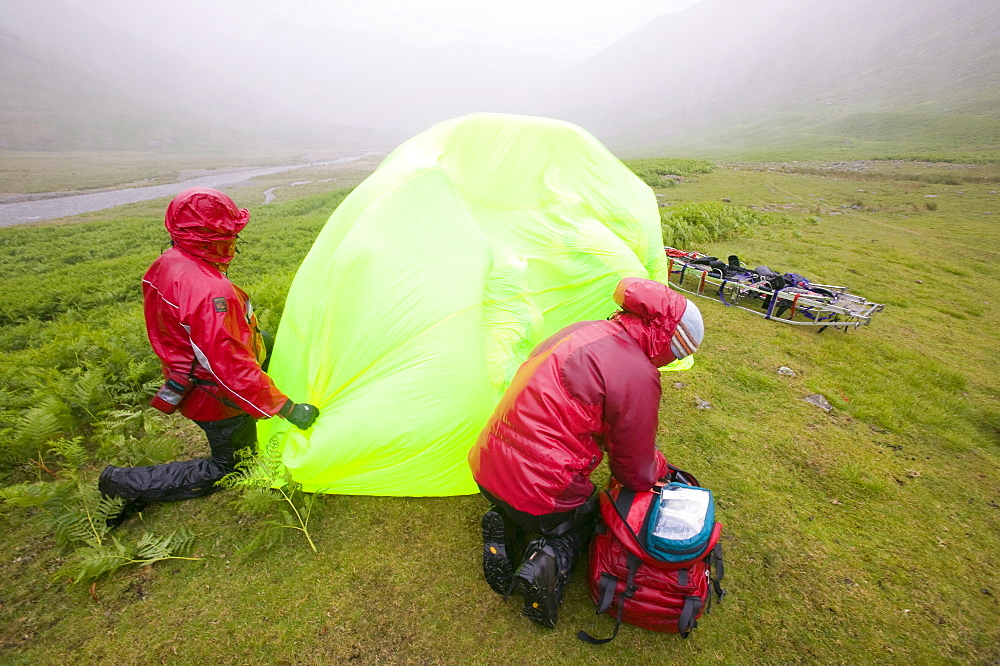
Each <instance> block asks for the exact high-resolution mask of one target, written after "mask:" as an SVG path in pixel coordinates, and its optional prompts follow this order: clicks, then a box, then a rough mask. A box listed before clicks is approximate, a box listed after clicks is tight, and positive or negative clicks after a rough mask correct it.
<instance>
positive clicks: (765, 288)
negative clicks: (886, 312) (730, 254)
mask: <svg viewBox="0 0 1000 666" xmlns="http://www.w3.org/2000/svg"><path fill="white" fill-rule="evenodd" d="M664 251H665V252H666V253H667V262H668V269H669V275H670V284H671V285H672V286H673V287H675V288H676V289H678V290H679V291H683V292H685V293H688V294H692V295H694V296H701V297H702V298H710V299H712V300H718V301H721V302H722V303H723V304H724V305H726V306H727V307H736V308H740V309H741V310H746V311H747V312H752V313H753V314H755V315H758V316H760V317H763V318H764V319H773V320H775V321H780V322H782V323H785V324H792V325H794V326H815V327H819V332H822V331H823V330H825V329H826V328H836V329H840V330H844V331H846V330H848V329H851V328H854V329H856V328H858V327H859V326H868V325H869V324H871V320H872V317H873V316H874V315H875V314H876V313H879V312H881V311H882V310H883V309H884V308H885V306H884V305H883V304H881V303H872V302H870V301H868V300H867V299H865V298H864V297H862V296H859V295H857V294H852V293H849V292H848V290H847V287H840V286H834V285H826V284H815V283H810V285H809V286H810V287H814V288H816V289H821V290H823V291H824V292H827V293H829V294H830V295H827V293H818V292H817V291H813V290H812V289H807V288H803V287H784V288H781V289H778V290H777V291H774V290H773V289H772V287H771V285H770V284H769V283H768V282H767V279H766V278H765V277H763V276H756V279H755V277H754V275H753V271H750V270H749V269H745V270H746V272H747V275H745V276H742V277H729V278H727V277H726V276H725V274H724V272H723V271H721V270H719V269H717V268H712V267H710V266H707V265H705V264H697V263H692V260H694V259H705V258H708V257H707V255H704V254H700V253H698V252H682V251H680V250H676V249H675V248H672V247H665V248H664ZM671 251H673V252H674V253H683V254H684V255H685V256H682V257H678V256H671V254H670V252H671ZM741 268H745V267H741ZM749 305H752V306H754V307H748V306H749ZM796 317H798V319H796Z"/></svg>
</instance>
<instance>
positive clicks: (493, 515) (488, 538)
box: [482, 507, 514, 594]
mask: <svg viewBox="0 0 1000 666" xmlns="http://www.w3.org/2000/svg"><path fill="white" fill-rule="evenodd" d="M482 524H483V576H484V577H485V578H486V582H487V583H488V584H489V586H490V588H491V589H492V590H493V591H494V592H496V593H497V594H509V593H510V590H511V584H512V583H513V580H514V565H512V564H511V562H510V558H509V557H508V554H507V532H506V530H505V529H504V522H503V516H502V515H501V514H500V512H499V511H497V510H496V509H495V508H492V507H491V508H490V509H489V511H487V512H486V513H484V514H483V523H482Z"/></svg>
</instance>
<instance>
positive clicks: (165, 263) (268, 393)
mask: <svg viewBox="0 0 1000 666" xmlns="http://www.w3.org/2000/svg"><path fill="white" fill-rule="evenodd" d="M249 218H250V213H249V212H248V211H247V210H246V209H240V208H237V207H236V204H235V203H234V202H233V200H232V199H230V198H229V197H228V196H227V195H225V194H223V193H222V192H219V191H217V190H212V189H207V188H191V189H188V190H185V191H184V192H181V193H180V194H178V195H177V196H176V197H175V198H174V200H173V201H171V202H170V205H169V206H168V207H167V212H166V216H165V226H166V228H167V231H168V232H169V234H170V240H171V245H172V247H171V248H170V249H169V250H167V251H166V252H164V253H163V254H162V255H160V257H159V258H158V259H157V260H156V261H155V262H153V265H152V266H150V268H149V270H148V271H147V272H146V275H145V276H144V277H143V279H142V294H143V309H144V313H145V319H146V332H147V333H148V335H149V342H150V344H151V345H152V347H153V351H154V352H155V353H156V355H157V356H158V357H159V359H160V364H161V366H162V369H163V375H164V377H165V378H166V379H167V383H166V384H165V385H164V387H163V388H161V389H160V391H159V392H158V393H157V396H156V397H155V398H154V399H153V401H152V404H153V405H154V406H156V407H157V408H158V409H161V410H162V411H166V412H168V413H170V412H172V411H173V410H174V409H178V408H179V409H180V412H181V414H183V415H184V416H186V417H187V418H189V419H191V420H193V421H194V422H195V423H197V424H198V425H199V426H200V427H201V429H202V430H203V431H205V435H206V436H207V438H208V445H209V448H210V449H211V452H212V455H211V457H210V458H199V459H196V460H185V461H179V462H173V463H168V464H163V465H152V466H145V467H115V466H112V465H109V466H108V467H106V468H105V469H104V471H102V472H101V476H100V480H99V482H98V487H99V488H100V490H101V492H102V493H104V494H105V495H108V496H112V497H122V498H124V499H125V500H127V504H126V507H125V509H123V511H122V512H121V514H120V515H119V517H118V519H119V520H123V519H124V518H125V517H127V516H128V515H129V514H131V513H135V512H136V511H140V510H142V508H143V507H144V506H145V505H146V504H148V503H151V502H169V501H174V500H182V499H188V498H191V497H199V496H201V495H207V494H209V493H212V492H214V491H216V490H218V489H219V487H218V486H216V485H215V484H216V482H217V481H218V480H219V479H221V478H222V477H223V476H225V475H226V474H229V473H230V472H232V471H234V470H235V468H236V452H237V451H239V450H240V449H244V448H247V447H250V448H252V447H254V446H256V443H257V427H256V419H259V418H269V417H272V416H276V415H277V416H281V417H283V418H285V419H287V420H288V421H290V422H291V423H293V424H294V425H296V426H298V427H299V428H301V429H303V430H305V429H307V428H309V427H310V426H311V425H312V423H313V421H315V420H316V417H317V416H318V415H319V410H318V409H317V408H316V407H315V406H313V405H309V404H305V403H302V404H295V403H294V402H292V400H290V399H289V398H288V396H286V395H285V394H284V393H282V392H281V391H279V390H278V388H277V387H276V386H275V385H274V382H273V381H271V378H270V377H268V376H267V375H266V374H265V373H264V369H263V367H262V364H265V359H266V349H265V342H264V339H263V337H262V335H261V332H260V330H259V329H258V327H257V318H256V316H255V315H254V313H253V308H252V306H251V305H250V300H249V298H247V295H246V293H245V292H244V291H243V290H242V289H240V288H239V287H237V286H236V285H234V284H233V283H232V282H230V281H229V278H228V277H227V276H226V269H227V267H228V265H229V262H230V261H231V260H232V258H233V257H234V256H235V254H236V237H237V234H239V232H240V231H242V229H243V228H244V227H245V226H246V224H247V221H248V220H249ZM265 367H266V365H265Z"/></svg>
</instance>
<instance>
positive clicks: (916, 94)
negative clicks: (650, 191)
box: [556, 0, 1000, 152]
mask: <svg viewBox="0 0 1000 666" xmlns="http://www.w3.org/2000/svg"><path fill="white" fill-rule="evenodd" d="M998 63H1000V3H997V2H995V0H814V1H812V2H801V0H755V1H754V2H752V3H748V2H742V1H740V0H703V1H702V2H700V3H699V4H697V5H694V6H692V7H691V8H689V9H688V10H686V11H685V12H682V13H678V14H668V15H665V16H662V17H660V18H658V19H656V20H654V21H652V22H650V23H649V24H647V25H646V26H644V27H643V28H641V29H640V30H638V31H636V32H634V33H633V34H631V35H629V36H628V37H626V38H625V39H622V40H621V41H619V42H618V43H617V44H614V45H613V46H611V47H609V48H608V49H606V50H605V51H603V52H602V53H600V54H598V55H597V56H595V57H594V58H591V59H590V60H588V61H586V62H583V63H581V64H579V65H578V66H577V67H576V68H575V69H574V71H573V72H571V73H570V74H569V75H568V76H567V77H566V79H565V81H564V84H563V85H562V87H561V94H560V97H561V99H563V100H564V102H563V103H562V104H561V105H560V107H559V108H558V110H557V111H556V113H558V114H561V115H564V116H566V117H567V118H569V119H571V120H574V121H576V122H579V123H580V124H582V125H584V126H586V127H588V128H590V129H591V130H592V131H594V132H595V133H596V134H597V135H598V136H600V137H601V138H603V139H604V140H605V141H607V142H608V143H609V144H611V145H614V146H616V147H617V148H618V149H619V150H624V151H626V152H629V151H632V152H650V151H652V152H657V151H662V150H669V148H670V147H671V146H673V145H678V144H681V145H693V144H699V143H700V144H702V145H713V144H714V145H717V144H720V143H727V142H728V143H729V144H730V145H734V146H735V145H740V144H742V145H744V146H746V145H752V144H765V145H780V144H781V143H782V141H786V140H788V138H789V137H790V136H792V137H795V138H796V139H801V138H803V137H806V136H811V137H813V138H814V139H817V140H818V139H819V137H822V136H828V137H836V138H838V139H841V140H843V139H842V137H845V136H846V137H853V136H854V133H853V126H854V125H859V126H863V127H864V128H865V129H869V130H870V129H871V128H872V127H873V126H875V127H881V130H879V131H877V132H876V134H875V136H874V137H873V136H871V132H870V131H869V132H868V134H867V135H866V137H858V138H867V139H877V138H878V136H881V131H884V132H886V133H888V134H889V135H893V136H891V138H892V140H897V141H898V140H899V138H900V137H899V136H898V134H899V132H900V131H903V132H904V133H905V134H906V137H905V138H907V139H914V138H916V137H914V136H913V134H914V133H916V134H917V135H924V136H930V135H932V134H935V133H937V132H940V131H942V130H943V129H944V128H946V127H947V126H949V125H950V124H953V123H954V122H956V121H957V122H959V123H961V124H966V123H969V124H971V125H973V126H974V128H973V132H972V134H973V136H975V137H977V139H974V140H978V139H981V138H983V137H984V136H985V137H986V138H989V137H992V139H993V141H992V148H994V149H997V148H1000V122H998V119H1000V104H998V103H1000V64H998ZM595 90H600V91H601V95H600V96H595V95H594V94H593V91H595ZM854 114H863V116H861V117H859V118H857V119H855V120H851V116H852V115H854ZM896 114H902V115H900V116H898V118H896V117H895V116H896ZM914 116H925V117H924V118H923V119H922V120H919V121H918V120H916V119H915V118H914ZM970 118H971V119H970ZM897 119H898V121H899V122H898V123H897V122H894V121H895V120H897ZM783 129H784V130H786V131H785V132H782V130H783ZM979 147H982V146H979Z"/></svg>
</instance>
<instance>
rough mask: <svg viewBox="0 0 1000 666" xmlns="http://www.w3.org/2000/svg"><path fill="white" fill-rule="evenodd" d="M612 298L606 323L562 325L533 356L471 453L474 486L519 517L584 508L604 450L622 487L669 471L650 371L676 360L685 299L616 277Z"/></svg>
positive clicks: (636, 486)
mask: <svg viewBox="0 0 1000 666" xmlns="http://www.w3.org/2000/svg"><path fill="white" fill-rule="evenodd" d="M615 300H616V301H617V302H618V303H619V305H621V306H622V308H623V310H624V311H623V312H619V313H617V314H616V315H614V316H613V317H612V319H611V320H609V321H584V322H579V323H576V324H573V325H571V326H568V327H566V328H564V329H562V330H561V331H559V332H558V333H556V334H555V335H553V336H551V337H550V338H548V339H547V340H545V341H544V342H542V343H541V344H540V345H539V346H538V347H537V348H536V349H535V350H534V351H533V352H532V355H531V357H530V358H529V359H528V360H527V361H525V363H524V364H523V365H522V366H521V367H520V368H519V369H518V371H517V374H516V375H515V377H514V381H513V382H512V383H511V385H510V387H509V388H508V390H507V392H506V393H505V394H504V396H503V398H502V399H501V401H500V403H499V405H497V408H496V410H495V411H494V413H493V416H491V417H490V420H489V422H488V423H487V425H486V428H485V429H484V430H483V432H482V433H481V434H480V436H479V439H478V441H477V442H476V444H475V446H474V447H473V448H472V450H471V451H470V452H469V465H470V467H471V468H472V475H473V477H474V478H475V480H476V482H477V483H478V484H479V485H480V486H482V487H483V488H485V489H486V490H487V491H489V492H490V493H491V494H492V495H494V496H495V497H497V498H498V499H501V500H503V501H504V502H506V503H507V504H509V505H510V506H512V507H513V508H515V509H517V510H518V511H524V512H526V513H529V514H531V515H535V516H541V515H545V514H549V513H560V512H565V511H572V510H573V509H575V508H577V507H578V506H580V505H581V504H583V503H584V502H585V501H586V500H587V499H588V498H589V497H590V496H591V494H593V492H594V484H593V483H591V481H590V478H589V477H590V474H591V472H593V471H594V469H595V468H596V467H597V466H598V464H600V462H601V460H602V459H603V457H604V451H607V452H608V456H609V463H610V465H611V473H612V475H613V476H614V478H616V479H617V480H618V481H619V482H620V483H621V484H622V485H624V486H625V487H627V488H631V489H633V490H637V491H643V490H648V489H649V488H650V487H651V486H652V485H653V483H654V482H655V481H656V480H657V479H659V478H660V477H662V476H663V475H664V474H666V472H667V466H666V460H665V459H664V457H663V454H662V453H660V452H659V451H658V450H657V448H656V430H657V421H658V413H659V406H660V395H661V389H660V373H659V370H658V368H659V367H660V366H662V365H665V364H666V363H669V362H671V361H673V360H674V358H675V356H674V352H673V351H672V350H671V337H672V336H673V334H674V329H675V328H676V327H677V324H678V322H679V321H680V319H681V317H682V316H683V314H684V310H685V308H686V307H687V304H688V300H687V299H686V298H684V297H683V296H681V295H680V294H678V293H676V292H674V291H671V290H670V288H668V287H667V286H666V285H663V284H660V283H658V282H653V281H651V280H642V279H639V278H626V279H625V280H622V282H621V284H619V287H618V290H617V291H616V293H615ZM691 351H693V350H691Z"/></svg>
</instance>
